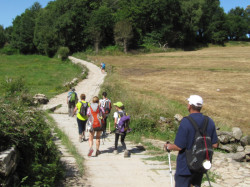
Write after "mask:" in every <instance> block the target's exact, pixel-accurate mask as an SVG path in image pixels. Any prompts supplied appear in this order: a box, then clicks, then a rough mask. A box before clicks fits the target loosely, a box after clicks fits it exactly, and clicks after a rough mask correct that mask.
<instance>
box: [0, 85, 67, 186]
mask: <svg viewBox="0 0 250 187" xmlns="http://www.w3.org/2000/svg"><path fill="white" fill-rule="evenodd" d="M21 84H22V86H21V87H19V86H17V84H16V82H15V81H13V82H8V83H5V85H7V87H8V88H7V90H10V91H11V93H12V94H11V95H5V96H4V97H3V98H1V99H0V105H1V108H0V129H1V132H0V145H1V146H0V151H3V150H5V149H6V148H9V147H11V146H16V148H17V150H18V152H19V155H20V159H19V164H18V166H17V169H16V171H17V173H18V176H19V178H20V179H21V181H22V182H21V183H22V185H23V186H41V185H43V186H55V182H56V181H57V180H58V178H59V177H60V176H62V166H61V163H60V156H59V155H60V154H59V151H58V149H57V147H56V145H55V144H54V142H53V140H52V137H51V131H50V128H49V126H48V125H47V123H46V119H45V117H44V116H45V115H44V113H43V112H42V111H40V110H37V109H36V108H34V106H31V103H32V97H31V96H28V95H29V94H28V91H27V90H25V92H24V89H23V88H25V85H24V84H23V83H21ZM10 88H11V89H10ZM24 93H25V94H24ZM27 103H28V104H27ZM2 180H4V179H0V184H1V183H2V182H3V181H2Z"/></svg>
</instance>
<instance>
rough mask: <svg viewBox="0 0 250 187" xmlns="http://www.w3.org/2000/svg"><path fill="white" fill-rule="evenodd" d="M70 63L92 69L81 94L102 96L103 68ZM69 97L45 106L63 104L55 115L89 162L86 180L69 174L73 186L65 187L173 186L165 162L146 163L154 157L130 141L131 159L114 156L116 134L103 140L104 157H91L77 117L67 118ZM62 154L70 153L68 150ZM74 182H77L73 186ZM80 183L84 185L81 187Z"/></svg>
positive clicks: (78, 61)
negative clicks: (80, 141)
mask: <svg viewBox="0 0 250 187" xmlns="http://www.w3.org/2000/svg"><path fill="white" fill-rule="evenodd" d="M70 60H71V61H72V62H73V63H82V64H84V65H85V66H86V67H87V68H88V69H89V75H88V77H87V79H85V80H83V81H82V82H80V83H79V84H78V85H77V86H76V87H75V88H76V92H77V93H78V95H79V94H81V93H85V94H86V96H87V99H86V100H87V101H90V100H91V98H92V97H93V96H95V95H98V93H99V89H100V85H101V84H102V83H103V80H104V78H105V75H106V74H103V73H101V70H100V68H98V67H97V66H95V65H94V64H92V63H89V62H86V61H83V60H79V59H76V58H73V57H70ZM66 97H67V93H63V94H60V95H58V96H56V97H55V98H53V99H51V100H50V102H49V103H48V104H47V105H45V106H44V107H43V108H44V109H50V108H53V107H55V106H58V105H59V104H61V105H62V107H60V108H59V109H57V110H56V111H55V112H54V114H51V116H52V117H53V118H54V120H55V121H56V123H57V125H58V127H59V128H60V129H61V130H63V131H64V132H65V134H66V135H67V136H68V137H69V138H70V140H71V141H72V142H73V144H74V145H75V146H76V148H77V150H78V152H79V153H80V154H81V155H82V156H83V157H84V159H85V161H84V165H85V176H84V177H83V179H82V180H79V176H78V175H74V177H72V176H71V175H69V176H68V178H70V177H71V179H72V180H69V181H70V183H67V177H66V179H65V182H64V186H94V187H98V186H102V187H105V186H108V187H112V186H120V187H123V186H124V187H125V186H130V187H133V186H134V187H137V186H139V187H140V186H144V187H147V186H150V187H152V186H170V175H169V168H168V166H167V165H166V164H165V163H164V162H159V161H149V160H145V158H149V157H150V156H148V155H147V154H146V151H145V150H141V149H140V147H138V146H137V145H134V144H132V143H130V142H128V141H126V143H127V147H128V150H129V151H130V153H131V156H130V157H129V158H124V156H123V152H122V150H119V151H120V152H119V154H118V155H114V154H113V153H112V152H113V148H114V134H109V135H108V136H107V137H106V139H105V141H104V144H103V141H101V146H100V151H101V154H100V155H99V156H98V157H95V154H93V156H92V157H87V153H88V150H89V146H88V142H87V141H86V142H82V143H79V142H78V128H77V122H76V117H73V118H72V117H69V116H68V115H67V104H66ZM87 137H88V135H87ZM119 146H121V144H119ZM94 148H95V146H94ZM118 149H119V147H118ZM61 151H62V152H66V150H61ZM94 153H95V152H94ZM65 155H66V156H65V157H64V158H63V160H64V161H67V160H68V161H69V162H70V163H71V164H72V163H74V159H73V158H72V157H71V156H70V155H67V154H65ZM73 170H74V169H73ZM74 180H75V181H76V183H75V184H74V185H73V183H74ZM72 181H73V182H72ZM79 181H81V182H83V183H84V184H81V185H80V184H79Z"/></svg>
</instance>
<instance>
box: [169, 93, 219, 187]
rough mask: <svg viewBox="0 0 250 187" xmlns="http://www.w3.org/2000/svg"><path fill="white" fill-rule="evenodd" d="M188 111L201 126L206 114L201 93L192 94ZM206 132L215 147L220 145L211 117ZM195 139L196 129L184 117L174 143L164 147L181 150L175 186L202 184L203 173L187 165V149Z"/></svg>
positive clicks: (187, 186) (196, 186)
mask: <svg viewBox="0 0 250 187" xmlns="http://www.w3.org/2000/svg"><path fill="white" fill-rule="evenodd" d="M187 101H188V107H187V109H188V111H189V113H190V115H189V116H190V117H191V118H192V119H193V120H194V121H195V122H196V123H197V125H198V127H199V128H201V126H202V125H203V120H204V118H205V117H204V115H203V114H202V113H201V112H200V111H201V109H202V105H203V99H202V97H200V96H199V95H191V96H190V97H189V98H188V99H187ZM206 133H207V135H208V136H209V137H211V142H212V146H213V148H216V147H217V146H218V143H217V142H218V137H217V134H216V129H215V124H214V122H213V120H212V119H211V118H209V117H208V126H207V130H206ZM194 139H195V129H194V127H193V125H192V124H191V122H190V121H189V120H188V119H187V118H183V119H182V121H181V123H180V126H179V129H178V132H177V134H176V137H175V142H174V144H170V143H166V144H165V145H164V147H165V148H166V149H167V150H169V151H170V150H173V151H179V154H178V157H177V161H176V162H177V166H176V173H175V186H176V187H190V185H193V186H195V187H199V186H201V181H202V177H203V173H194V172H191V171H190V170H189V168H188V165H187V158H186V153H185V150H190V149H191V148H192V145H193V143H194Z"/></svg>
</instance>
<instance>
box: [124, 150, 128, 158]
mask: <svg viewBox="0 0 250 187" xmlns="http://www.w3.org/2000/svg"><path fill="white" fill-rule="evenodd" d="M127 157H129V151H128V150H125V151H124V158H127Z"/></svg>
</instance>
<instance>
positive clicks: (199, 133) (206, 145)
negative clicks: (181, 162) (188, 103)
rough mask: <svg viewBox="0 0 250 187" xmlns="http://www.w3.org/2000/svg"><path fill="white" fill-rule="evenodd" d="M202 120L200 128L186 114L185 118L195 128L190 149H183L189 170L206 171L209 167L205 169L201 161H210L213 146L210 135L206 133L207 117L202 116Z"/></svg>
mask: <svg viewBox="0 0 250 187" xmlns="http://www.w3.org/2000/svg"><path fill="white" fill-rule="evenodd" d="M204 117H205V118H204V121H203V123H202V129H199V127H198V125H197V123H196V122H195V121H194V120H193V118H192V117H190V116H187V117H185V118H187V119H188V120H189V121H190V122H191V124H192V125H193V127H194V129H195V139H194V143H193V145H192V148H191V149H190V150H187V149H186V151H185V153H186V158H187V165H188V168H189V169H190V171H191V172H199V173H206V172H207V171H208V170H209V169H210V167H211V165H210V167H209V168H207V169H205V168H204V166H203V163H204V162H205V161H209V162H210V164H211V163H212V157H213V147H212V141H211V137H209V136H208V135H207V134H206V131H207V130H206V129H207V126H208V120H209V119H208V117H207V116H204Z"/></svg>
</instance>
